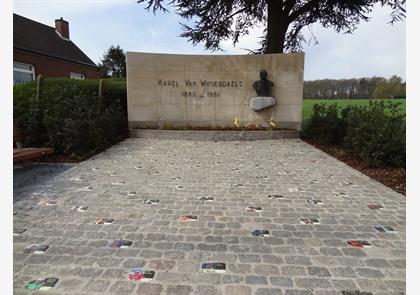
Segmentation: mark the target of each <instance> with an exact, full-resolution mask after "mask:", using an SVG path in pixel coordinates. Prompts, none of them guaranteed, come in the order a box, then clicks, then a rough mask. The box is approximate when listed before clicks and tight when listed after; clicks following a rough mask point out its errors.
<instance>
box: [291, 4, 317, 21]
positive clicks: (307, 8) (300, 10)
mask: <svg viewBox="0 0 420 295" xmlns="http://www.w3.org/2000/svg"><path fill="white" fill-rule="evenodd" d="M320 2H321V0H312V1H309V2H307V3H306V4H304V5H302V6H301V7H300V8H298V9H296V10H295V11H293V12H292V13H291V14H290V15H289V20H290V21H293V20H295V19H296V18H298V17H299V16H301V15H302V14H304V13H306V12H308V11H311V9H312V8H315V7H317V5H318V4H319V3H320Z"/></svg>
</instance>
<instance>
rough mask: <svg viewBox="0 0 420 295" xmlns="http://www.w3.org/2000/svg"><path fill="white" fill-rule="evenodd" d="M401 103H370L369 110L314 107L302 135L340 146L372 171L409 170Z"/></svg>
mask: <svg viewBox="0 0 420 295" xmlns="http://www.w3.org/2000/svg"><path fill="white" fill-rule="evenodd" d="M400 105H401V104H400V103H392V102H388V103H387V104H385V103H384V102H383V101H380V102H369V105H368V106H357V105H351V106H347V107H345V108H342V109H340V108H338V107H337V105H332V106H329V107H327V106H326V105H325V104H321V105H317V104H315V105H314V106H313V114H312V116H311V118H310V119H309V120H308V121H307V122H305V123H304V125H303V130H302V135H303V137H305V138H309V139H312V140H314V141H315V142H318V143H321V144H326V145H336V146H338V147H340V148H342V149H344V150H345V151H346V152H347V153H348V154H350V155H353V156H355V157H357V158H359V159H361V160H362V161H363V162H365V163H366V164H367V165H368V166H370V167H384V166H397V167H404V166H405V158H406V152H405V115H404V114H402V113H401V112H400Z"/></svg>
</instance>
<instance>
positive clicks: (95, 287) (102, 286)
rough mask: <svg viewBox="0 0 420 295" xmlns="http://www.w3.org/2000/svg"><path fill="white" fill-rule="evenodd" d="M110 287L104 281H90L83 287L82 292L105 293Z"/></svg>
mask: <svg viewBox="0 0 420 295" xmlns="http://www.w3.org/2000/svg"><path fill="white" fill-rule="evenodd" d="M109 285H110V282H109V281H105V280H92V281H89V282H88V283H87V284H86V285H85V286H83V290H86V291H91V292H101V293H102V292H105V291H106V289H108V287H109Z"/></svg>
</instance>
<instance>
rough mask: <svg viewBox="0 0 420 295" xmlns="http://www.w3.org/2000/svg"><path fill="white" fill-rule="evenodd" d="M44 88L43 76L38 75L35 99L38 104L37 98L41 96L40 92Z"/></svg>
mask: <svg viewBox="0 0 420 295" xmlns="http://www.w3.org/2000/svg"><path fill="white" fill-rule="evenodd" d="M43 88H44V76H42V75H38V77H36V97H35V100H36V102H37V103H38V101H39V98H40V97H41V96H42V90H43Z"/></svg>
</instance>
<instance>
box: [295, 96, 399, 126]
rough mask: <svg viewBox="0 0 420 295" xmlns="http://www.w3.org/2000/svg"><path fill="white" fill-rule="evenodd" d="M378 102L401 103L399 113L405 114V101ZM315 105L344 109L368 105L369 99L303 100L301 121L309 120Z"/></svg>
mask: <svg viewBox="0 0 420 295" xmlns="http://www.w3.org/2000/svg"><path fill="white" fill-rule="evenodd" d="M374 101H375V100H374ZM378 101H392V102H394V103H401V111H402V112H404V113H405V99H381V100H378ZM316 103H317V104H320V103H326V104H327V105H329V104H334V103H336V104H337V105H338V106H340V107H344V106H347V105H368V104H369V99H304V100H303V107H302V121H305V120H307V119H309V118H310V116H311V114H312V107H313V105H314V104H316Z"/></svg>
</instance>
